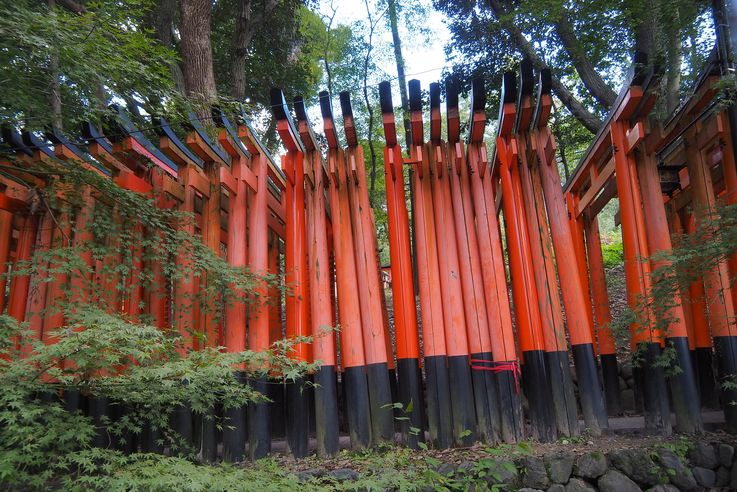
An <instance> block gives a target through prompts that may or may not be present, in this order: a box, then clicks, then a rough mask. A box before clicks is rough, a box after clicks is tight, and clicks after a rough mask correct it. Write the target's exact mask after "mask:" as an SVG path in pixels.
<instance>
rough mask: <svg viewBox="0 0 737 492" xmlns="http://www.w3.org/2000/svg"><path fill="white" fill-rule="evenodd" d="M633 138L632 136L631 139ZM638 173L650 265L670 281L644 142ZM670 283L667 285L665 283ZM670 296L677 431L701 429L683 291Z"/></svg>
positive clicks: (665, 237)
mask: <svg viewBox="0 0 737 492" xmlns="http://www.w3.org/2000/svg"><path fill="white" fill-rule="evenodd" d="M630 133H631V134H633V135H632V136H635V135H636V136H638V137H639V136H643V137H644V133H645V130H644V125H643V123H642V122H638V123H637V124H636V125H635V127H634V128H633V129H632V130H630ZM631 141H632V139H630V142H631ZM637 158H638V159H637V168H636V171H637V174H638V178H639V182H640V190H641V196H642V202H643V212H644V219H645V221H646V223H647V227H646V228H645V231H646V235H647V241H648V247H649V251H650V254H651V255H653V259H652V260H651V266H652V269H653V271H654V273H655V274H656V279H657V274H658V270H659V269H660V271H664V272H666V273H665V275H666V277H665V278H664V279H663V280H665V281H668V278H669V277H670V274H669V273H667V272H668V268H669V267H670V266H671V264H670V262H669V261H667V260H665V259H662V258H661V257H659V256H658V255H664V254H667V253H669V252H670V251H671V249H672V247H673V246H672V244H671V239H670V229H669V227H668V217H667V216H666V213H665V206H664V205H663V193H662V191H661V188H660V175H659V173H658V166H657V161H656V160H655V158H654V156H653V155H652V154H647V153H646V152H645V147H644V145H640V148H639V150H638V151H637ZM666 285H667V284H666ZM667 295H669V296H670V301H664V302H669V304H667V305H666V306H667V307H668V309H667V311H665V312H663V313H659V314H660V316H662V318H663V319H661V320H660V323H662V324H665V325H667V326H666V327H665V333H664V335H665V339H666V341H667V343H668V344H670V345H671V346H672V347H673V349H674V351H675V361H674V363H675V365H676V366H677V367H678V368H679V369H680V370H679V371H676V372H675V373H674V374H672V375H671V376H670V386H671V399H672V401H673V410H674V412H675V414H676V423H677V426H678V430H679V431H680V432H685V433H689V434H691V433H694V432H702V431H703V430H704V426H703V423H702V419H701V404H700V403H699V392H698V387H697V385H696V377H695V374H694V368H693V362H692V360H691V354H690V350H689V348H688V330H687V328H686V319H685V314H684V310H683V305H682V300H681V295H680V291H679V290H678V289H677V288H675V287H674V288H673V289H670V288H668V292H667Z"/></svg>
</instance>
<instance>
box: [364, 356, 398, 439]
mask: <svg viewBox="0 0 737 492" xmlns="http://www.w3.org/2000/svg"><path fill="white" fill-rule="evenodd" d="M366 380H367V381H368V390H369V404H370V405H371V436H372V440H373V442H374V443H379V442H382V441H385V442H393V441H394V408H393V406H392V403H393V402H392V390H391V386H390V384H389V369H388V366H387V364H386V362H381V363H378V364H369V365H367V366H366Z"/></svg>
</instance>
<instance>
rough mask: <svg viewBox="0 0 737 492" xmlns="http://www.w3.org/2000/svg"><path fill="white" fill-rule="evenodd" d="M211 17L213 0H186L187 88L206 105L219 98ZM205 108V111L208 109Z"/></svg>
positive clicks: (182, 50) (184, 53)
mask: <svg viewBox="0 0 737 492" xmlns="http://www.w3.org/2000/svg"><path fill="white" fill-rule="evenodd" d="M211 17H212V2H211V1H210V0H182V26H181V35H182V39H181V41H180V43H179V46H180V53H181V55H182V66H183V69H184V70H183V71H184V88H185V90H186V93H187V95H189V96H191V97H192V98H194V99H196V100H198V101H199V102H201V103H203V106H207V105H209V104H211V103H212V102H214V101H215V99H216V97H217V89H216V86H215V73H214V71H213V67H212V41H211V38H210V19H211ZM202 111H203V114H204V113H205V111H204V110H202ZM198 112H199V111H198ZM207 113H209V111H207Z"/></svg>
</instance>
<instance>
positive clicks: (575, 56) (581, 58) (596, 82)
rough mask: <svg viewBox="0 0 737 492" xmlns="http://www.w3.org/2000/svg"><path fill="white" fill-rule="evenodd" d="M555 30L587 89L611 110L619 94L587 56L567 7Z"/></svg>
mask: <svg viewBox="0 0 737 492" xmlns="http://www.w3.org/2000/svg"><path fill="white" fill-rule="evenodd" d="M555 32H556V34H557V35H558V38H560V40H561V42H562V43H563V47H565V49H566V51H567V52H568V56H570V57H571V60H572V61H573V66H574V67H575V68H576V72H578V75H579V76H580V77H581V81H582V82H583V84H584V86H586V89H587V90H588V91H589V92H590V93H591V95H592V96H594V98H595V99H596V100H597V101H599V104H601V105H602V106H604V108H605V109H606V110H607V111H609V109H611V107H612V105H613V104H614V101H615V100H616V99H617V94H616V93H615V92H614V91H613V90H612V89H611V87H609V86H608V85H607V84H606V82H604V79H602V78H601V76H600V75H599V73H598V72H597V71H596V68H595V67H594V65H593V64H592V63H591V61H590V60H589V59H588V57H587V56H586V53H585V52H584V50H583V47H582V46H581V43H580V42H579V40H578V38H577V37H576V33H575V32H574V30H573V26H572V25H571V21H570V19H569V18H568V11H566V10H565V9H564V10H563V13H562V14H561V17H560V19H558V21H557V22H556V23H555Z"/></svg>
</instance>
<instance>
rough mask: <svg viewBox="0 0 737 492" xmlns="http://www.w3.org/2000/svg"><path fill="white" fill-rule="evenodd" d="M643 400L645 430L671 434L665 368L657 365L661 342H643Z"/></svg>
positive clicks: (641, 348)
mask: <svg viewBox="0 0 737 492" xmlns="http://www.w3.org/2000/svg"><path fill="white" fill-rule="evenodd" d="M643 345H644V346H643V347H640V348H639V350H644V357H643V359H644V361H643V365H642V368H641V369H642V377H641V381H642V401H643V407H644V409H643V415H644V416H645V430H646V431H650V432H657V433H661V434H664V435H669V434H671V433H672V432H673V429H672V425H671V421H670V405H669V403H668V387H667V385H666V381H665V374H664V373H663V369H662V368H660V367H657V366H656V362H657V359H658V357H659V356H660V354H661V353H662V350H661V348H660V344H659V343H646V344H643Z"/></svg>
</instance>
